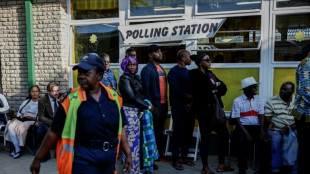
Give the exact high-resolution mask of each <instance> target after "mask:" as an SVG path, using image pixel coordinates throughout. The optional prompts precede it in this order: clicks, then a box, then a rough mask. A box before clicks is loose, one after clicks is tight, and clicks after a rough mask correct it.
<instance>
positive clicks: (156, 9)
mask: <svg viewBox="0 0 310 174" xmlns="http://www.w3.org/2000/svg"><path fill="white" fill-rule="evenodd" d="M183 13H184V0H165V1H162V0H161V1H158V0H130V16H150V15H169V14H183Z"/></svg>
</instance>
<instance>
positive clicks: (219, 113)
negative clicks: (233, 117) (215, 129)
mask: <svg viewBox="0 0 310 174" xmlns="http://www.w3.org/2000/svg"><path fill="white" fill-rule="evenodd" d="M214 99H215V104H214V112H213V119H214V120H215V121H216V122H217V123H219V124H224V123H226V115H225V112H224V111H223V109H222V107H221V105H220V103H219V100H218V98H217V96H216V94H214Z"/></svg>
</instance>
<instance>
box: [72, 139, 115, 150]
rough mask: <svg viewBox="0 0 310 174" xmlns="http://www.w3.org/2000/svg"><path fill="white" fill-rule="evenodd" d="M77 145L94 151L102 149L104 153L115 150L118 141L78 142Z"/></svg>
mask: <svg viewBox="0 0 310 174" xmlns="http://www.w3.org/2000/svg"><path fill="white" fill-rule="evenodd" d="M76 144H77V145H81V146H84V147H89V148H94V149H102V151H105V152H106V151H109V150H110V149H113V148H115V147H116V146H117V145H118V141H115V142H109V141H102V142H89V143H85V142H83V143H81V142H76Z"/></svg>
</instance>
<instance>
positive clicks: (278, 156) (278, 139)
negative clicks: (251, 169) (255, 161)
mask: <svg viewBox="0 0 310 174" xmlns="http://www.w3.org/2000/svg"><path fill="white" fill-rule="evenodd" d="M293 131H294V132H295V133H296V132H297V131H296V129H295V130H293ZM267 133H268V135H269V136H270V137H271V155H272V157H271V171H272V172H281V168H282V163H283V158H282V144H283V133H282V131H279V130H274V131H271V130H268V132H267ZM297 167H298V162H297V161H296V162H295V165H294V167H293V170H292V173H297Z"/></svg>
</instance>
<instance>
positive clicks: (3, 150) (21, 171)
mask: <svg viewBox="0 0 310 174" xmlns="http://www.w3.org/2000/svg"><path fill="white" fill-rule="evenodd" d="M53 153H54V152H52V154H53ZM33 158H34V156H33V155H31V154H30V153H29V152H27V151H26V152H25V154H24V155H23V156H21V157H20V158H18V159H13V158H12V157H11V156H10V154H9V149H8V148H7V147H3V144H1V145H0V174H25V173H30V171H29V166H30V164H31V162H32V160H33ZM249 164H251V162H249ZM157 165H158V167H159V170H157V171H154V174H174V173H177V174H194V173H197V174H198V173H200V170H201V168H202V163H201V160H200V159H198V160H197V161H196V165H195V166H193V167H190V166H187V165H184V170H182V171H180V170H178V171H177V170H175V169H174V168H173V167H172V166H171V162H157ZM209 165H210V167H211V169H212V170H213V171H216V168H217V157H216V156H210V157H209ZM231 167H233V168H235V171H234V172H222V173H223V174H237V173H238V167H237V160H236V158H234V157H232V158H231ZM116 168H117V169H118V174H122V173H123V172H122V170H121V169H122V166H121V164H120V162H118V163H117V166H116ZM40 173H41V174H57V173H58V172H57V167H56V159H55V158H52V159H51V160H49V161H47V162H45V163H42V164H41V172H40ZM248 173H249V174H251V173H254V172H253V170H252V169H251V167H250V166H249V170H248Z"/></svg>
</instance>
